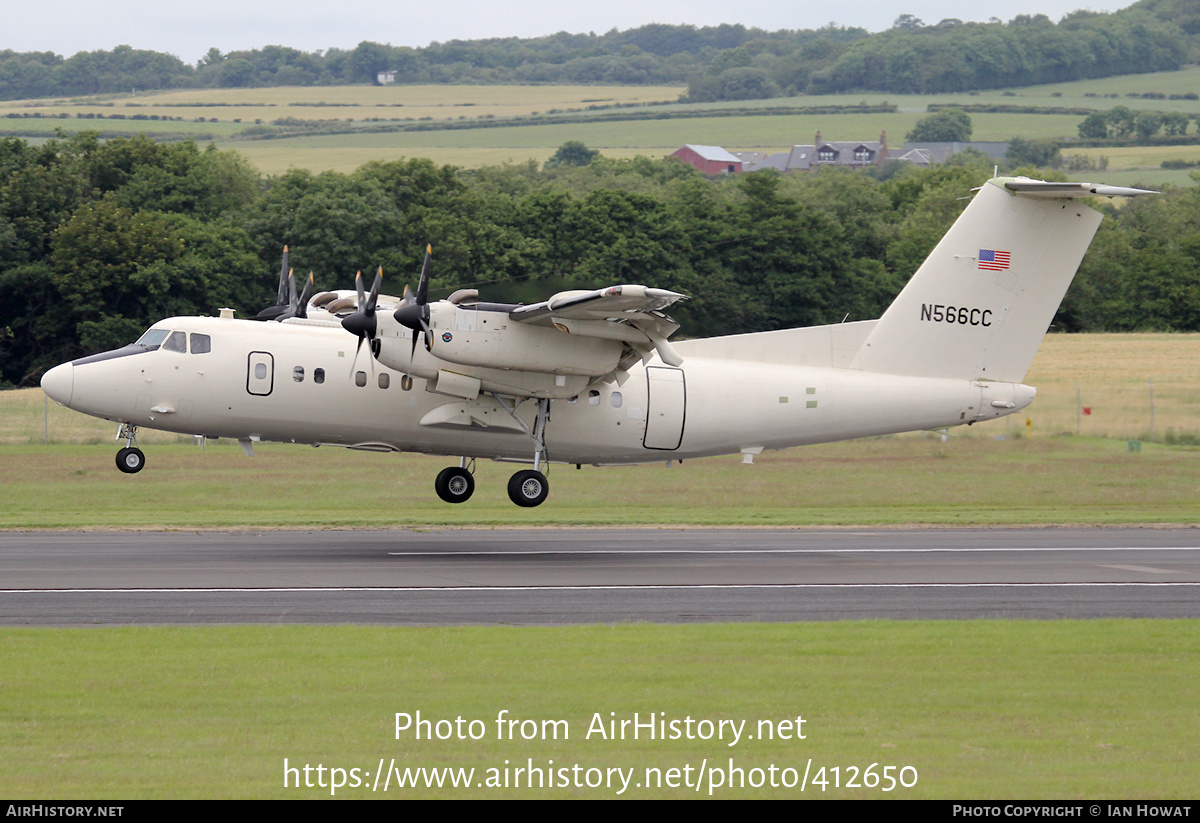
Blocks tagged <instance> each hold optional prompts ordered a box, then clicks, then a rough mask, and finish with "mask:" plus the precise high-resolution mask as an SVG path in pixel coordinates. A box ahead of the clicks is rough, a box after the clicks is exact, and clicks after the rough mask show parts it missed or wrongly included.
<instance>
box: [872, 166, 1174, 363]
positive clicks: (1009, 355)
mask: <svg viewBox="0 0 1200 823" xmlns="http://www.w3.org/2000/svg"><path fill="white" fill-rule="evenodd" d="M1150 193H1152V192H1146V191H1143V190H1140V189H1126V188H1119V187H1114V186H1094V185H1092V184H1090V183H1046V182H1042V181H1037V180H1028V179H1025V178H1015V179H1014V178H996V179H994V180H990V181H988V184H987V185H984V186H983V187H982V188H981V189H980V190H979V193H978V194H976V195H975V198H974V199H973V200H972V201H971V203H970V204H969V205H968V206H967V208H966V210H965V211H964V212H963V213H962V215H961V216H960V217H959V218H958V220H957V221H956V222H955V223H954V225H953V226H951V227H950V231H948V232H947V233H946V236H945V237H943V238H942V241H941V242H940V243H938V245H937V247H936V248H935V249H934V250H933V251H932V252H931V253H930V255H929V257H928V258H926V260H925V262H924V263H922V264H921V267H920V268H919V269H917V273H916V274H915V275H913V278H912V279H911V280H910V281H909V282H908V285H906V286H905V287H904V289H903V291H901V292H900V295H899V296H898V297H897V298H896V300H895V302H894V303H892V305H891V306H890V307H889V308H888V310H887V311H886V312H885V313H884V315H883V317H882V318H880V320H879V322H878V324H877V325H876V326H875V328H874V329H873V330H872V332H871V334H870V335H869V336H868V337H867V340H866V342H865V343H864V344H863V347H862V348H861V349H860V350H859V352H858V356H857V357H856V359H855V362H854V367H856V368H861V369H863V370H866V371H875V372H883V373H886V374H901V375H911V376H915V377H946V378H962V379H981V380H999V381H1005V382H1013V383H1019V382H1021V381H1022V380H1023V379H1024V377H1025V372H1026V371H1027V370H1028V369H1029V364H1030V363H1031V362H1033V356H1034V353H1035V352H1036V351H1037V348H1038V345H1039V344H1040V343H1041V341H1042V337H1043V336H1044V335H1045V333H1046V329H1047V328H1048V327H1049V325H1050V322H1051V321H1052V320H1053V319H1054V314H1055V312H1056V311H1058V306H1059V304H1060V303H1061V302H1062V299H1063V295H1064V294H1065V293H1066V291H1067V286H1069V285H1070V284H1071V279H1072V278H1073V277H1074V276H1075V272H1076V270H1077V269H1078V268H1079V263H1080V261H1082V260H1083V255H1084V252H1086V251H1087V248H1088V245H1089V244H1090V243H1091V242H1092V237H1094V236H1095V234H1096V229H1097V228H1098V227H1099V225H1100V220H1101V215H1100V213H1099V212H1097V211H1095V210H1094V209H1091V208H1088V207H1087V206H1085V205H1083V204H1082V203H1080V202H1079V201H1078V199H1077V198H1080V197H1087V196H1117V195H1119V196H1129V195H1134V194H1150Z"/></svg>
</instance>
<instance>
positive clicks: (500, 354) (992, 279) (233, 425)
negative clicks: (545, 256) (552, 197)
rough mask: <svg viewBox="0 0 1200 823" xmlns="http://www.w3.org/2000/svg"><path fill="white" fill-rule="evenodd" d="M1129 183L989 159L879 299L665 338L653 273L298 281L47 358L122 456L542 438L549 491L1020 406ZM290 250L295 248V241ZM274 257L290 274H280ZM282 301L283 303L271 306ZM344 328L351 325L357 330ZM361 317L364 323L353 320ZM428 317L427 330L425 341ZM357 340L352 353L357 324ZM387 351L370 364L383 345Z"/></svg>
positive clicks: (494, 449)
mask: <svg viewBox="0 0 1200 823" xmlns="http://www.w3.org/2000/svg"><path fill="white" fill-rule="evenodd" d="M1148 193H1151V192H1146V191H1143V190H1140V189H1128V188H1119V187H1114V186H1101V185H1092V184H1089V183H1048V182H1043V181H1035V180H1029V179H1026V178H1003V177H998V178H996V179H993V180H991V181H989V182H988V183H987V184H985V185H984V186H982V187H981V189H980V190H979V191H978V193H977V194H976V195H975V197H974V199H973V200H972V202H971V203H970V204H969V205H968V206H967V208H966V210H965V211H964V212H963V214H962V216H961V217H959V219H958V220H957V221H956V222H955V224H954V225H953V226H952V227H951V228H950V230H949V232H947V234H946V236H945V237H944V238H943V239H942V241H941V242H940V243H939V244H938V246H937V247H936V248H935V249H934V250H933V252H932V253H931V254H930V255H929V257H928V259H926V260H925V262H924V263H923V264H922V265H921V267H920V269H918V270H917V273H916V274H915V275H914V276H913V278H912V279H911V281H910V282H909V283H908V285H906V286H905V287H904V289H903V291H901V292H900V295H899V297H897V298H896V301H895V302H894V303H893V304H892V305H891V306H890V307H889V308H888V310H887V311H886V312H885V313H884V315H883V317H882V318H880V319H879V320H867V321H860V322H851V323H841V324H837V325H829V326H812V327H808V328H797V329H787V330H782V331H770V332H759V333H753V334H739V335H732V336H728V337H717V338H709V339H703V340H687V341H680V342H677V343H674V344H672V343H669V342H668V338H669V337H670V336H671V335H672V334H673V333H674V332H675V330H676V329H677V328H678V325H677V324H676V323H675V322H674V321H672V320H671V319H670V318H669V317H668V316H667V315H666V314H664V313H663V310H664V309H666V308H667V307H669V306H670V305H671V304H672V303H675V302H676V301H678V300H681V299H684V297H683V295H680V294H676V293H675V292H671V291H666V290H663V289H654V288H648V287H646V286H635V285H622V286H612V287H610V288H606V289H600V290H598V291H571V292H563V293H560V294H556V295H555V296H553V297H551V298H550V299H549V300H547V301H546V302H544V303H538V304H535V305H508V304H496V303H484V302H480V301H479V300H478V294H477V292H475V291H474V290H464V291H459V292H455V293H454V294H452V295H451V296H450V297H449V299H446V300H440V301H437V302H434V303H429V302H428V301H427V300H426V295H427V293H428V286H429V260H430V258H429V254H428V252H427V254H426V258H425V267H424V269H423V270H422V272H421V280H420V283H419V285H418V288H417V292H416V294H415V295H409V294H407V289H406V295H405V297H403V298H389V297H386V296H383V295H380V294H379V286H380V277H379V276H377V277H376V279H375V283H374V286H373V288H372V289H371V291H370V293H369V294H367V293H366V292H365V290H364V288H363V284H362V279H361V276H360V277H359V279H358V282H357V292H324V293H322V294H318V295H316V296H315V297H312V298H311V300H310V299H309V288H310V287H311V279H310V284H309V287H306V288H305V290H304V294H303V295H301V296H299V297H297V296H296V294H295V288H294V285H293V286H292V288H291V294H290V297H289V295H288V289H287V287H286V282H287V281H288V280H290V278H287V275H286V272H287V263H286V257H285V261H284V267H283V270H284V275H282V276H281V283H280V295H279V305H277V306H275V307H271V308H270V309H267V310H265V311H264V312H263V313H262V314H261V315H260V317H259V320H268V321H269V322H254V321H250V320H235V319H233V312H232V311H230V310H222V312H221V316H220V317H172V318H168V319H166V320H162V321H160V322H158V323H155V324H154V325H153V326H152V327H151V328H150V329H149V330H148V331H147V332H146V333H145V334H144V335H142V337H141V338H140V339H139V340H138V341H137V342H136V343H134V344H131V345H129V346H126V347H124V348H122V349H117V350H115V351H110V352H105V353H103V354H97V355H93V356H91V357H84V358H82V359H79V360H75V361H73V362H71V363H66V364H63V365H61V366H57V367H55V368H53V369H51V370H50V371H48V372H46V374H45V376H44V377H43V378H42V388H43V389H44V390H45V392H46V394H47V395H49V396H50V397H51V398H52V399H53V400H55V401H56V402H58V403H60V404H62V405H64V406H69V407H70V408H73V409H75V410H77V411H81V412H83V413H85V414H90V415H93V416H96V417H102V418H105V419H107V420H113V421H117V422H119V423H120V429H119V431H118V434H117V439H118V440H121V439H123V440H125V442H126V445H125V447H124V448H122V449H121V450H120V451H119V452H118V453H117V466H118V468H120V469H121V470H122V471H124V472H137V471H140V470H141V468H142V467H143V465H144V464H145V456H144V455H143V453H142V452H141V451H140V450H139V449H138V448H137V446H136V435H137V430H138V428H139V427H142V426H145V427H148V428H154V429H162V430H166V431H173V432H180V433H185V434H194V435H197V436H201V437H210V438H212V437H229V438H236V439H237V440H238V441H240V442H241V444H242V447H243V449H244V450H245V451H246V453H247V454H249V455H252V454H253V443H254V441H259V440H264V441H283V442H291V443H308V444H311V445H314V446H315V445H335V446H346V447H349V448H354V449H368V450H377V451H414V452H426V453H433V454H445V455H455V456H459V457H460V462H459V465H457V466H451V467H449V468H447V469H444V470H443V471H442V472H441V473H440V474H439V475H438V476H437V480H436V482H435V484H434V486H435V489H436V490H437V493H438V495H439V496H440V497H441V498H442V499H443V500H445V501H447V502H450V503H461V502H463V501H465V500H466V499H467V498H469V497H470V496H471V493H472V491H474V486H475V482H474V477H473V470H474V463H475V459H476V458H491V459H493V460H505V461H513V462H530V460H532V463H533V468H532V469H525V470H522V471H518V472H517V473H516V474H514V475H513V476H512V479H511V480H510V481H509V483H508V493H509V497H510V498H511V499H512V500H513V502H514V503H516V504H517V505H519V506H536V505H538V504H540V503H541V502H542V501H543V500H545V499H546V495H547V492H548V489H549V485H548V483H547V480H546V476H545V475H544V474H543V472H542V466H543V464H545V463H548V462H551V461H552V462H556V463H568V464H569V463H574V464H576V465H579V464H582V463H591V464H594V465H603V464H618V463H646V462H654V461H660V460H666V461H671V460H682V459H685V458H692V457H704V456H708V455H717V454H736V453H738V452H741V453H742V454H743V455H745V457H744V459H745V460H746V461H747V462H749V461H751V460H753V455H755V454H758V453H759V452H761V451H762V450H763V449H783V448H787V447H789V446H799V445H805V444H809V443H822V442H828V441H834V440H845V439H850V438H856V437H865V436H870V435H879V434H889V433H895V432H904V431H914V430H919V429H932V428H941V427H945V426H954V425H958V424H962V423H966V424H968V425H969V424H971V423H975V422H977V421H980V420H991V419H994V418H997V417H1001V416H1003V415H1006V414H1013V413H1015V412H1018V411H1020V410H1021V409H1023V408H1025V406H1027V405H1028V404H1029V403H1030V402H1031V401H1032V400H1033V398H1034V395H1035V393H1036V390H1035V389H1033V388H1031V387H1029V386H1025V385H1022V383H1021V381H1022V380H1023V379H1024V377H1025V373H1026V371H1027V370H1028V368H1029V365H1030V363H1031V362H1032V360H1033V356H1034V353H1035V352H1036V351H1037V348H1038V345H1039V344H1040V342H1041V339H1042V337H1043V335H1044V334H1045V332H1046V329H1047V327H1048V326H1049V324H1050V322H1051V320H1052V319H1053V317H1054V314H1055V312H1056V311H1057V309H1058V305H1059V303H1060V302H1061V301H1062V297H1063V294H1064V293H1065V292H1066V289H1067V286H1068V285H1069V284H1070V282H1071V279H1072V277H1074V275H1075V271H1076V269H1077V268H1078V267H1079V263H1080V261H1081V260H1082V258H1083V255H1084V252H1085V251H1086V250H1087V247H1088V245H1089V244H1090V243H1091V240H1092V237H1093V236H1094V234H1095V232H1096V229H1097V228H1098V226H1099V224H1100V220H1101V215H1100V214H1099V213H1098V212H1096V211H1094V210H1093V209H1090V208H1088V207H1087V206H1084V205H1082V204H1081V203H1080V202H1079V198H1083V197H1089V196H1108V197H1112V196H1131V195H1139V194H1148ZM285 254H286V250H285ZM285 278H287V279H286V280H285ZM276 321H277V322H276ZM347 331H349V332H351V334H352V335H354V336H351V335H348V334H347V333H346V332H347ZM355 337H357V342H355ZM419 338H423V345H417V341H418V339H419ZM364 341H366V342H367V343H368V350H369V351H368V354H367V357H366V359H367V362H366V363H364V364H361V365H360V364H359V362H358V360H359V350H360V349H361V347H362V343H363V342H364ZM376 362H378V364H379V366H380V367H376Z"/></svg>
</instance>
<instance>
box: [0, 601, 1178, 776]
mask: <svg viewBox="0 0 1200 823" xmlns="http://www.w3.org/2000/svg"><path fill="white" fill-rule="evenodd" d="M1196 625H1197V624H1196V623H1195V622H1194V621H1156V620H1125V621H1116V620H1114V621H1108V620H1105V621H1062V622H1054V623H1044V622H1039V623H1029V622H1023V621H968V622H929V621H915V622H896V623H881V622H851V623H833V624H828V623H821V624H791V625H769V624H768V625H754V624H738V625H709V626H649V625H627V626H591V627H581V628H522V629H514V628H463V627H449V628H428V629H385V628H365V627H319V628H314V627H287V626H276V627H267V628H252V627H220V628H136V627H131V628H121V629H80V630H22V629H9V630H6V631H5V632H4V633H3V634H2V635H0V650H2V655H3V658H4V661H5V665H4V666H3V669H0V684H2V686H3V692H4V695H5V701H4V702H5V711H4V712H3V713H2V714H0V757H2V759H3V762H4V763H5V768H4V769H3V770H0V794H3V795H4V796H6V797H10V798H20V797H40V798H45V797H71V798H106V797H110V798H137V797H159V798H161V797H181V798H182V797H265V798H269V797H293V798H299V797H322V796H325V797H327V796H329V795H330V794H331V792H330V789H329V788H324V789H321V788H312V789H307V788H305V789H295V788H292V789H290V790H289V789H285V788H284V786H283V780H284V772H283V765H284V764H283V761H284V758H288V761H289V764H290V765H292V766H295V765H297V764H299V765H303V764H306V763H308V764H311V765H313V766H316V765H317V764H318V763H320V764H323V765H325V766H326V767H327V768H328V767H330V766H340V767H342V768H345V769H350V768H358V769H360V770H364V771H369V772H371V773H374V771H375V770H376V767H377V764H378V762H379V759H380V758H383V759H384V760H385V763H386V762H387V761H390V760H391V759H392V758H395V760H396V764H397V765H399V766H400V767H402V768H403V767H419V766H427V767H434V766H437V767H444V766H459V767H467V768H471V767H473V768H475V769H476V770H477V775H478V779H479V780H480V781H482V780H483V779H485V775H486V770H487V769H489V768H499V769H503V768H504V761H505V760H508V761H509V765H510V766H513V767H515V766H516V765H518V764H519V765H521V766H525V765H526V764H527V761H529V760H532V761H533V764H534V765H535V766H541V767H542V768H547V767H548V761H549V760H553V761H554V763H555V764H558V765H559V766H571V765H573V764H576V763H578V764H580V765H582V766H584V767H589V768H590V767H600V768H607V767H621V768H624V769H628V768H633V769H635V771H636V773H637V775H638V777H639V778H640V777H641V776H642V775H644V773H645V769H646V768H647V767H657V768H660V769H663V770H664V771H665V770H666V769H667V768H679V769H682V768H683V767H684V766H686V765H690V766H691V767H692V768H693V769H697V768H698V767H699V766H700V764H701V761H702V760H704V759H706V758H707V761H708V764H709V765H710V766H714V765H717V766H721V767H726V768H727V767H728V764H729V761H730V759H732V760H733V763H734V765H736V766H740V767H742V768H744V769H746V770H747V771H749V770H750V769H752V768H754V767H758V768H763V769H765V768H767V767H768V766H769V765H770V764H775V765H776V766H778V767H780V768H783V767H793V768H799V769H800V770H801V771H803V769H804V766H805V763H806V762H807V760H808V759H809V758H812V762H813V764H814V765H813V772H814V773H815V770H816V768H817V767H818V766H821V765H824V766H825V767H826V769H827V772H826V774H827V777H829V778H830V779H832V774H831V773H830V772H829V771H828V770H829V769H831V768H832V767H840V768H841V780H842V781H843V782H845V781H846V779H847V776H848V774H849V772H848V769H847V767H850V766H856V767H858V769H860V770H861V769H865V768H866V767H867V766H869V765H870V764H872V763H877V764H880V765H881V766H882V765H889V764H892V765H897V766H900V765H908V766H912V767H914V768H915V769H916V770H917V774H918V775H919V779H918V782H917V784H916V786H915V787H913V788H911V789H904V790H896V791H894V792H891V793H887V794H885V793H883V792H881V791H879V790H878V789H874V790H872V789H867V788H859V789H853V788H849V789H848V788H844V787H843V788H841V789H836V790H835V789H834V788H833V787H832V783H831V784H830V787H829V788H828V789H827V790H826V791H825V793H824V795H823V796H824V797H943V798H951V797H953V798H964V799H968V798H1006V797H1008V798H1095V797H1121V798H1159V799H1162V798H1172V797H1175V798H1180V797H1184V798H1186V797H1191V796H1193V795H1194V793H1195V775H1194V771H1195V763H1196V760H1197V757H1198V756H1200V743H1197V741H1198V740H1200V715H1197V712H1196V705H1197V703H1198V702H1200V686H1198V685H1197V681H1196V678H1195V672H1196V670H1197V666H1198V665H1200V642H1198V641H1200V634H1198V633H1197V628H1196ZM418 710H419V711H420V712H421V716H422V718H425V719H432V720H433V721H435V722H436V721H437V720H439V719H445V720H450V721H453V720H454V719H455V718H457V717H462V718H463V719H464V720H465V721H470V720H473V719H478V720H481V721H483V728H484V729H485V733H484V735H483V738H482V739H480V740H469V739H468V740H458V739H449V740H421V741H417V740H415V739H414V738H413V736H412V734H411V733H409V732H404V733H402V734H401V735H400V739H397V738H396V732H395V714H396V713H397V712H404V713H409V714H412V715H415V713H416V712H417V711H418ZM501 710H507V711H508V712H509V714H508V715H507V717H508V718H510V719H515V720H518V721H520V720H536V721H542V720H565V721H567V725H566V728H567V729H568V732H569V739H562V737H561V735H560V738H559V739H558V740H553V739H550V740H542V739H534V740H523V739H520V738H519V736H518V739H515V740H497V739H496V738H497V726H496V722H495V721H496V718H497V716H498V715H499V713H500V712H501ZM634 712H637V713H639V715H640V717H641V718H642V720H643V722H644V721H645V719H646V718H647V717H648V716H651V715H653V716H655V717H657V718H662V719H666V720H676V719H677V720H679V721H681V722H682V721H684V719H685V718H687V717H689V716H690V717H691V718H693V719H694V720H700V719H708V720H712V721H714V722H718V721H720V720H722V719H725V720H733V721H735V722H736V721H739V720H745V721H746V727H745V732H748V733H751V734H754V737H755V739H753V740H748V739H745V738H744V737H743V739H742V740H740V742H738V743H737V744H736V745H733V746H730V745H728V743H729V742H730V740H729V738H728V737H726V739H725V740H724V741H719V740H715V739H714V740H708V741H705V740H699V739H691V740H689V739H686V737H685V738H681V739H675V740H670V739H668V740H661V739H656V740H649V739H647V738H646V735H645V732H643V733H642V734H641V736H640V739H638V740H632V739H629V738H628V737H627V738H626V739H624V740H620V739H616V740H613V739H604V738H602V737H600V736H599V735H598V734H595V733H593V734H592V735H591V738H590V739H587V738H586V733H587V731H588V729H589V727H590V726H591V725H592V723H593V719H594V716H595V715H597V714H598V715H599V717H600V719H601V720H603V721H608V720H610V719H617V720H618V721H619V720H621V719H632V716H633V713H634ZM660 712H661V713H663V714H661V715H659V714H658V713H660ZM610 713H613V714H610ZM797 716H802V717H803V718H804V719H805V723H804V725H803V727H802V731H803V733H804V734H805V739H803V740H798V739H787V740H780V739H775V740H766V739H759V736H758V735H757V734H755V732H757V731H758V727H757V723H758V721H759V720H766V721H771V722H773V723H775V724H776V726H775V728H776V731H777V732H778V731H779V728H780V727H779V726H778V723H779V721H785V720H789V721H792V722H793V723H794V721H795V719H796V718H797ZM445 728H446V727H445V726H443V730H445ZM479 728H480V727H479V726H476V727H475V729H476V731H478V730H479ZM517 728H519V727H517ZM526 728H527V729H528V728H529V727H526ZM560 728H561V727H560ZM794 728H795V727H794V726H793V729H794ZM763 730H764V732H765V727H764V729H763ZM541 734H542V733H541V731H540V724H539V731H538V734H537V736H538V737H539V738H540V736H541ZM312 779H313V781H314V782H315V781H316V773H315V772H314V773H313V775H312ZM614 794H615V792H614V791H612V790H610V789H587V788H582V789H575V788H555V789H540V790H539V789H536V788H535V789H527V788H520V789H514V788H510V789H498V790H488V789H481V788H477V787H471V788H470V789H466V790H459V791H453V790H451V789H449V788H443V789H440V790H439V789H433V790H425V789H422V790H408V791H405V792H399V791H395V790H393V791H392V793H391V796H392V797H399V796H405V797H408V796H427V797H611V796H613V795H614ZM338 796H342V797H371V796H374V797H379V796H380V795H372V794H371V792H370V791H369V790H367V789H366V788H361V787H360V788H357V789H351V788H349V787H347V788H345V789H343V790H342V791H341V792H339V793H338ZM626 796H633V797H683V796H696V795H695V792H694V791H692V790H690V789H684V788H679V789H669V788H665V787H664V788H661V789H657V788H655V789H650V788H646V787H642V788H640V789H639V788H631V789H630V790H629V791H628V792H627V793H626ZM701 796H704V793H702V794H701ZM715 796H719V797H767V796H776V797H782V796H792V797H798V796H800V792H799V791H798V790H797V789H794V788H793V789H786V788H779V789H775V790H771V789H770V787H769V786H766V787H763V788H750V787H747V788H744V789H738V788H734V789H729V788H722V789H718V790H717V791H716V792H715ZM804 796H805V797H821V796H822V793H821V791H820V790H819V789H817V788H816V787H814V786H811V785H810V786H809V788H808V790H807V791H806V792H805V793H804Z"/></svg>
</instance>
